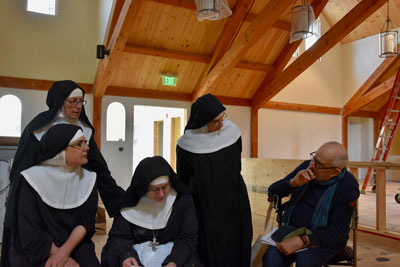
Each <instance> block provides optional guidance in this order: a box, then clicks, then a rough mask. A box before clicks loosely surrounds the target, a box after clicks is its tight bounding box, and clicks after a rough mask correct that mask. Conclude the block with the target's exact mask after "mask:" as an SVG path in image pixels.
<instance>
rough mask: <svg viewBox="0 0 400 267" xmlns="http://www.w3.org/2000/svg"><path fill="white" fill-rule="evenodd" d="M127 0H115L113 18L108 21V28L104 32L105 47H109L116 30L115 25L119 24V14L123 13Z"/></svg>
mask: <svg viewBox="0 0 400 267" xmlns="http://www.w3.org/2000/svg"><path fill="white" fill-rule="evenodd" d="M124 2H125V0H115V1H114V7H113V10H112V12H111V14H112V17H111V20H109V21H108V25H107V30H106V33H105V34H104V41H103V44H104V46H105V47H108V46H109V44H110V40H111V36H112V33H113V32H114V29H115V26H116V25H117V21H118V18H119V15H120V14H121V10H122V7H123V6H124Z"/></svg>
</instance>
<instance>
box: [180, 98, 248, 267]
mask: <svg viewBox="0 0 400 267" xmlns="http://www.w3.org/2000/svg"><path fill="white" fill-rule="evenodd" d="M224 111H225V107H224V106H223V105H222V104H221V103H220V102H219V101H218V99H217V98H215V97H214V96H213V95H211V94H207V95H204V96H202V97H199V98H198V99H197V100H196V102H194V103H193V104H192V108H191V111H190V118H189V121H188V123H187V125H186V128H185V133H184V135H183V136H182V137H181V138H180V139H179V140H178V146H177V148H176V153H177V170H178V176H179V178H180V179H181V181H182V182H183V184H185V185H187V186H188V187H189V188H190V189H191V190H192V195H193V199H194V204H195V207H196V214H197V218H198V221H199V233H198V236H199V245H198V250H199V255H200V257H201V258H202V259H203V260H204V262H205V266H209V267H226V266H229V267H234V266H237V267H247V266H250V253H251V240H252V223H251V213H250V203H249V198H248V195H247V189H246V185H245V183H244V181H243V178H242V176H241V174H240V170H241V152H242V139H241V133H240V130H239V128H238V127H237V126H236V125H235V124H234V123H233V122H231V121H228V120H224V119H225V117H226V114H225V112H224Z"/></svg>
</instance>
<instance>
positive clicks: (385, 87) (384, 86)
mask: <svg viewBox="0 0 400 267" xmlns="http://www.w3.org/2000/svg"><path fill="white" fill-rule="evenodd" d="M395 78H396V75H393V76H392V77H390V78H389V79H387V80H386V81H384V82H383V83H381V84H379V85H378V86H376V87H374V88H372V89H371V90H369V91H368V92H367V93H365V94H364V95H362V96H361V97H360V98H359V99H358V101H357V102H355V103H354V104H352V105H350V106H348V109H347V110H346V109H345V110H344V113H343V116H345V117H348V116H352V114H354V113H355V112H357V111H359V110H361V109H362V108H363V107H365V106H366V105H368V104H369V103H371V102H372V101H374V100H375V99H377V98H378V97H380V96H382V95H383V94H385V93H387V92H389V91H390V90H392V88H393V84H394V81H395Z"/></svg>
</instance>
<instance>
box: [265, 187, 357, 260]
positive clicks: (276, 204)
mask: <svg viewBox="0 0 400 267" xmlns="http://www.w3.org/2000/svg"><path fill="white" fill-rule="evenodd" d="M268 202H270V207H271V206H272V207H273V208H274V209H275V212H276V222H277V224H278V227H281V226H282V223H283V211H284V210H285V208H286V206H287V203H288V202H287V201H286V202H284V203H282V200H281V199H280V197H279V196H278V195H274V196H272V197H269V198H268ZM350 205H351V207H352V208H353V214H352V219H351V225H350V228H351V230H352V231H351V232H352V235H353V238H352V239H353V245H352V247H350V246H346V247H345V248H344V250H343V251H342V252H340V253H338V254H337V255H335V256H334V257H333V258H332V259H330V260H329V261H328V262H327V263H326V264H325V265H323V267H329V266H354V267H357V226H358V213H357V202H352V203H350ZM269 209H270V208H269ZM268 217H270V216H268V212H267V217H266V219H265V222H266V226H267V225H268V223H269V222H270V218H268ZM265 229H266V228H265Z"/></svg>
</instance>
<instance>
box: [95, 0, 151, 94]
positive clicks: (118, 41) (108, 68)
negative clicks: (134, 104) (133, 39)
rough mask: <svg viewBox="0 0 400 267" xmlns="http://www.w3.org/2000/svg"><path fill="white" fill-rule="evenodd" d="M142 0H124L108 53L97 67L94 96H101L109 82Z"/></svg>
mask: <svg viewBox="0 0 400 267" xmlns="http://www.w3.org/2000/svg"><path fill="white" fill-rule="evenodd" d="M143 1H144V0H125V3H124V6H123V7H122V9H121V13H120V15H119V18H118V21H117V24H116V25H115V28H114V31H113V34H112V36H111V39H110V43H109V46H108V47H107V50H109V53H110V54H109V55H108V56H105V58H104V59H102V60H100V62H99V65H98V67H97V73H96V78H95V81H94V86H93V91H94V95H95V97H102V96H103V95H104V92H105V91H106V89H107V86H108V85H109V84H110V81H111V77H112V72H113V71H114V70H115V69H116V68H117V66H118V64H119V62H120V60H121V57H122V53H123V50H124V47H125V44H126V42H127V40H128V37H129V31H130V26H131V24H132V22H133V20H134V18H135V17H136V16H137V12H138V10H139V9H140V6H141V4H142V3H143Z"/></svg>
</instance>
